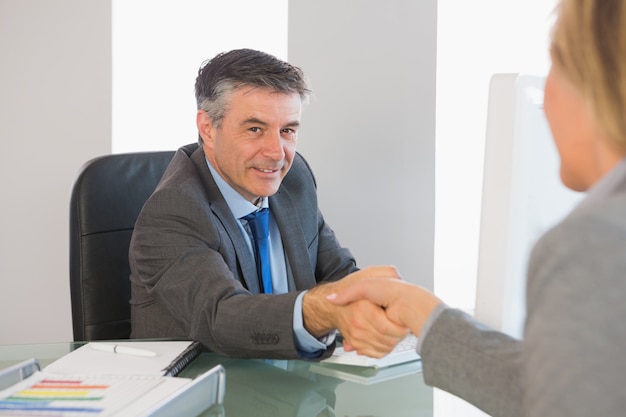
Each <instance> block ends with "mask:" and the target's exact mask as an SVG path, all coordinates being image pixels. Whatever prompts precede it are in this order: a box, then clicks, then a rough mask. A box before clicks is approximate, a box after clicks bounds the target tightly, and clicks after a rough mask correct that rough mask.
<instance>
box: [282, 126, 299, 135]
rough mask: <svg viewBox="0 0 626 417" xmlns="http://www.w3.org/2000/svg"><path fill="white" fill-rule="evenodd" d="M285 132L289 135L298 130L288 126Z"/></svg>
mask: <svg viewBox="0 0 626 417" xmlns="http://www.w3.org/2000/svg"><path fill="white" fill-rule="evenodd" d="M283 133H287V134H288V135H293V134H295V133H296V131H295V130H293V129H291V128H289V127H287V128H285V129H283Z"/></svg>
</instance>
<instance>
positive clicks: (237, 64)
mask: <svg viewBox="0 0 626 417" xmlns="http://www.w3.org/2000/svg"><path fill="white" fill-rule="evenodd" d="M243 86H252V87H260V88H268V89H271V90H273V91H275V92H278V93H285V94H289V93H298V94H299V95H300V98H301V99H302V101H303V102H305V101H306V100H307V99H308V97H309V95H310V93H311V90H310V89H309V87H308V85H307V82H306V80H305V77H304V73H303V72H302V70H301V69H300V68H298V67H295V66H293V65H291V64H289V63H287V62H285V61H281V60H279V59H278V58H276V57H274V56H273V55H270V54H267V53H265V52H260V51H255V50H252V49H236V50H233V51H230V52H223V53H221V54H218V55H217V56H215V57H214V58H213V59H211V60H208V61H205V62H204V63H203V64H202V65H201V66H200V69H199V70H198V77H197V78H196V103H197V106H198V110H204V111H205V112H206V113H207V114H208V116H209V117H210V118H211V121H212V122H213V123H214V124H215V126H217V127H219V126H220V125H221V122H222V119H223V118H224V114H225V113H226V110H227V106H228V100H229V98H230V95H231V94H232V93H233V92H234V91H236V90H237V89H239V88H241V87H243ZM199 141H200V142H201V141H202V139H199Z"/></svg>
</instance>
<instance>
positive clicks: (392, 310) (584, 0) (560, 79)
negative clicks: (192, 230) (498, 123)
mask: <svg viewBox="0 0 626 417" xmlns="http://www.w3.org/2000/svg"><path fill="white" fill-rule="evenodd" d="M550 54H551V57H552V68H551V70H550V73H549V75H548V77H547V79H546V85H545V100H544V111H545V113H546V117H547V118H548V121H549V124H550V128H551V131H552V134H553V137H554V141H555V144H556V146H557V148H558V152H559V155H560V159H561V180H562V182H563V183H564V184H565V185H566V186H567V187H569V188H571V189H573V190H576V191H587V192H588V195H587V197H586V198H585V199H584V200H583V201H582V202H581V203H580V204H579V206H578V207H576V208H575V209H574V210H573V212H572V213H570V214H569V216H568V217H566V218H565V219H564V220H563V222H561V223H560V224H558V225H557V226H555V227H554V228H553V229H552V230H550V231H549V232H547V233H546V234H545V235H544V236H543V237H542V238H541V239H540V241H539V242H538V243H537V245H536V246H535V248H534V250H533V252H532V255H531V259H530V263H529V268H528V279H527V318H526V323H525V330H524V338H523V340H515V339H513V338H510V337H508V336H506V335H504V334H502V333H499V332H496V331H494V330H492V329H489V328H487V327H486V326H483V325H481V324H480V323H478V322H476V321H475V320H474V319H473V318H472V317H470V316H469V315H467V314H465V313H463V312H461V311H459V310H455V309H452V308H449V307H447V306H446V305H445V304H444V303H442V302H441V301H440V300H439V299H438V298H437V297H435V296H434V295H433V294H432V293H430V292H429V291H428V290H426V289H424V288H420V287H418V286H415V285H412V284H408V283H406V282H399V281H397V280H370V281H367V282H361V283H357V284H355V285H354V286H353V287H351V288H349V289H348V290H346V291H342V292H340V293H338V294H336V295H331V296H330V298H329V299H330V300H331V301H332V302H334V303H336V304H346V303H349V302H350V301H353V300H357V299H362V298H367V299H370V300H372V301H374V302H376V303H378V304H379V305H381V306H382V307H384V308H385V309H386V313H387V315H388V317H390V318H391V319H393V320H395V321H396V322H398V323H401V324H404V325H405V326H406V327H408V328H410V329H411V331H412V332H413V333H415V334H417V335H419V337H420V346H419V348H418V350H419V351H420V353H421V355H422V360H423V369H424V379H425V381H426V382H427V383H429V384H431V385H434V386H436V387H439V388H442V389H444V390H447V391H449V392H451V393H453V394H456V395H458V396H459V397H461V398H464V399H465V400H467V401H469V402H471V403H472V404H474V405H476V406H477V407H479V408H481V409H483V410H484V411H486V412H488V413H490V414H492V415H494V416H537V417H539V416H541V417H547V416H568V417H571V416H585V417H588V416H593V415H596V416H603V417H607V416H624V415H626V358H625V357H624V356H625V355H624V353H625V352H626V300H625V298H626V161H625V159H624V157H625V155H626V0H562V1H561V2H560V5H559V8H558V18H557V21H556V24H555V27H554V31H553V35H552V45H551V48H550Z"/></svg>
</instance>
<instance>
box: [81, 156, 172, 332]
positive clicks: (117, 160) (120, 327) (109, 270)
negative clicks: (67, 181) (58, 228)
mask: <svg viewBox="0 0 626 417" xmlns="http://www.w3.org/2000/svg"><path fill="white" fill-rule="evenodd" d="M173 156H174V152H173V151H167V152H141V153H128V154H116V155H107V156H102V157H98V158H95V159H92V160H90V161H88V162H87V163H85V164H84V165H83V167H82V168H81V170H80V171H79V173H78V176H77V178H76V181H75V183H74V186H73V189H72V194H71V199H70V293H71V301H72V325H73V332H74V340H76V341H79V340H80V341H87V340H103V339H126V338H128V337H129V336H130V305H129V300H130V280H129V276H130V267H129V263H128V248H129V244H130V238H131V236H132V233H133V228H134V227H135V221H136V220H137V216H138V215H139V212H140V211H141V208H142V207H143V205H144V203H145V201H146V200H147V199H148V197H149V196H150V195H151V194H152V192H153V191H154V189H155V188H156V186H157V184H158V182H159V180H160V179H161V176H162V175H163V172H164V171H165V168H166V167H167V165H168V164H169V162H170V160H171V159H172V157H173Z"/></svg>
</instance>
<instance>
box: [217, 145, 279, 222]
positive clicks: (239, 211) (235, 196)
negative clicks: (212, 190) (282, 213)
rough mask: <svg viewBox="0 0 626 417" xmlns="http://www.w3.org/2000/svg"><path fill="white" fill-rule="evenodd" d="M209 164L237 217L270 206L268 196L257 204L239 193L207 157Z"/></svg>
mask: <svg viewBox="0 0 626 417" xmlns="http://www.w3.org/2000/svg"><path fill="white" fill-rule="evenodd" d="M205 160H206V163H207V166H208V167H209V170H210V171H211V175H213V179H214V180H215V183H216V184H217V188H219V190H220V192H221V193H222V196H224V200H226V204H228V208H230V211H231V212H232V213H233V216H235V218H236V219H240V218H242V217H244V216H246V215H248V214H250V213H252V212H254V211H257V210H258V209H259V208H263V207H269V199H268V198H267V197H263V198H262V199H261V204H260V205H259V206H255V205H254V204H252V203H251V202H249V201H248V200H246V199H245V198H244V197H243V196H242V195H241V194H239V193H238V192H237V191H235V189H234V188H233V187H231V186H230V185H228V183H227V182H226V181H225V180H224V178H222V176H221V175H220V174H219V173H218V172H217V170H216V169H215V168H213V165H211V162H209V159H208V158H206V157H205Z"/></svg>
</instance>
